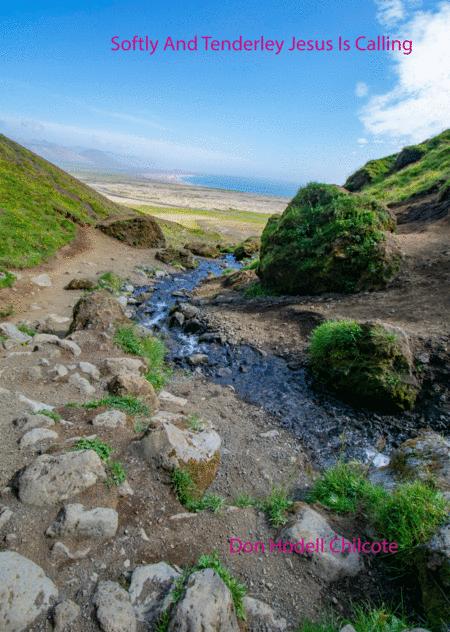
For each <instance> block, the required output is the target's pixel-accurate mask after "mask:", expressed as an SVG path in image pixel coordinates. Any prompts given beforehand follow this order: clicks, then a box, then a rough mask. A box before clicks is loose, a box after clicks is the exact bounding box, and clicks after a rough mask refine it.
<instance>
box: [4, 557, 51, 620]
mask: <svg viewBox="0 0 450 632" xmlns="http://www.w3.org/2000/svg"><path fill="white" fill-rule="evenodd" d="M57 596H58V589H57V588H56V586H55V584H54V583H53V582H52V581H51V580H50V579H49V578H48V577H47V576H46V575H45V573H44V571H43V570H42V568H40V566H38V565H37V564H35V563H34V562H32V561H31V560H29V559H27V558H26V557H23V556H22V555H19V554H18V553H15V552H14V551H3V552H0V629H1V630H2V632H21V631H22V630H25V628H27V626H29V625H31V624H32V623H33V622H34V621H35V620H36V619H37V618H38V617H39V615H41V614H44V613H45V612H47V611H48V609H49V608H50V606H51V603H52V600H53V599H56V598H57Z"/></svg>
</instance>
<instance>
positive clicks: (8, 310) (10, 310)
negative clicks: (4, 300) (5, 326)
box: [0, 305, 14, 320]
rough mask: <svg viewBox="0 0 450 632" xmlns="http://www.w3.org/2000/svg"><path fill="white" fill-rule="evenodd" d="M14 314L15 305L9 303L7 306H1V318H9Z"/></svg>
mask: <svg viewBox="0 0 450 632" xmlns="http://www.w3.org/2000/svg"><path fill="white" fill-rule="evenodd" d="M13 314H14V307H13V306H12V305H7V306H6V307H2V308H0V320H2V319H3V318H9V317H10V316H12V315H13Z"/></svg>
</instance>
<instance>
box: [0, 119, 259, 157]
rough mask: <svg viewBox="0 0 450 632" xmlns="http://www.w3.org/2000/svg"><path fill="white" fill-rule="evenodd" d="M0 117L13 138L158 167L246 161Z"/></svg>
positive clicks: (198, 149) (153, 141)
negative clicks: (95, 151)
mask: <svg viewBox="0 0 450 632" xmlns="http://www.w3.org/2000/svg"><path fill="white" fill-rule="evenodd" d="M0 116H1V122H2V123H3V126H4V127H5V128H6V130H5V131H6V132H7V133H9V134H11V135H13V136H16V137H17V138H19V137H26V139H27V140H46V141H49V142H55V143H65V144H67V145H71V146H80V145H85V146H87V147H95V148H96V149H102V150H104V151H113V152H118V153H122V154H126V155H127V154H133V155H136V156H139V157H141V158H144V159H146V160H149V161H151V162H152V163H154V164H156V165H158V166H161V167H169V168H174V167H180V168H189V165H190V164H192V163H195V164H196V166H197V165H200V166H203V167H206V166H209V167H211V166H214V167H217V166H220V165H222V163H223V162H224V161H227V162H228V164H229V165H233V166H239V165H242V164H243V163H244V164H245V163H246V162H247V161H246V160H245V159H244V158H241V157H237V156H234V155H230V154H227V153H225V152H221V151H217V150H216V149H214V148H213V147H208V146H205V145H203V146H199V145H195V144H192V145H190V144H184V143H177V142H173V141H167V140H161V139H158V138H149V137H147V136H139V135H135V134H123V133H120V132H111V131H109V130H105V129H91V128H86V127H81V126H76V125H65V124H62V123H53V122H50V121H42V120H35V119H26V118H19V117H14V116H9V115H7V114H0ZM19 142H20V140H19ZM191 168H192V167H191Z"/></svg>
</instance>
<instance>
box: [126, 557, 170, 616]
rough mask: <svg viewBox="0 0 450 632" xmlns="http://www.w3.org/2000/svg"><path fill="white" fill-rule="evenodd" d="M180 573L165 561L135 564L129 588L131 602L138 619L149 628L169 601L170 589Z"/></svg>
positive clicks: (167, 605)
mask: <svg viewBox="0 0 450 632" xmlns="http://www.w3.org/2000/svg"><path fill="white" fill-rule="evenodd" d="M179 577H180V573H179V572H178V571H176V570H175V569H174V568H172V566H169V565H168V564H166V563H165V562H159V563H158V564H146V565H144V566H137V567H136V568H135V569H134V571H133V575H132V576H131V583H130V588H129V593H130V599H131V603H132V604H133V608H134V612H135V614H136V618H137V620H138V621H140V622H142V623H145V624H146V625H147V626H149V628H151V626H153V625H154V624H155V622H156V621H157V620H158V619H159V617H160V615H161V614H162V613H163V612H164V611H165V610H166V609H167V608H168V607H169V605H170V603H171V599H172V598H171V591H172V589H173V587H174V583H175V581H176V580H177V579H178V578H179Z"/></svg>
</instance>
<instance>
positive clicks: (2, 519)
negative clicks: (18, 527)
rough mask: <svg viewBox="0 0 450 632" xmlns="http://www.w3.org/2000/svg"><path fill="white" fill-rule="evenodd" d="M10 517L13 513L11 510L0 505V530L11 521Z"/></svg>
mask: <svg viewBox="0 0 450 632" xmlns="http://www.w3.org/2000/svg"><path fill="white" fill-rule="evenodd" d="M12 517H13V512H12V511H11V509H10V508H9V507H6V506H5V505H0V529H3V527H4V526H5V525H6V524H7V523H8V522H9V521H10V520H11V518H12Z"/></svg>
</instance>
